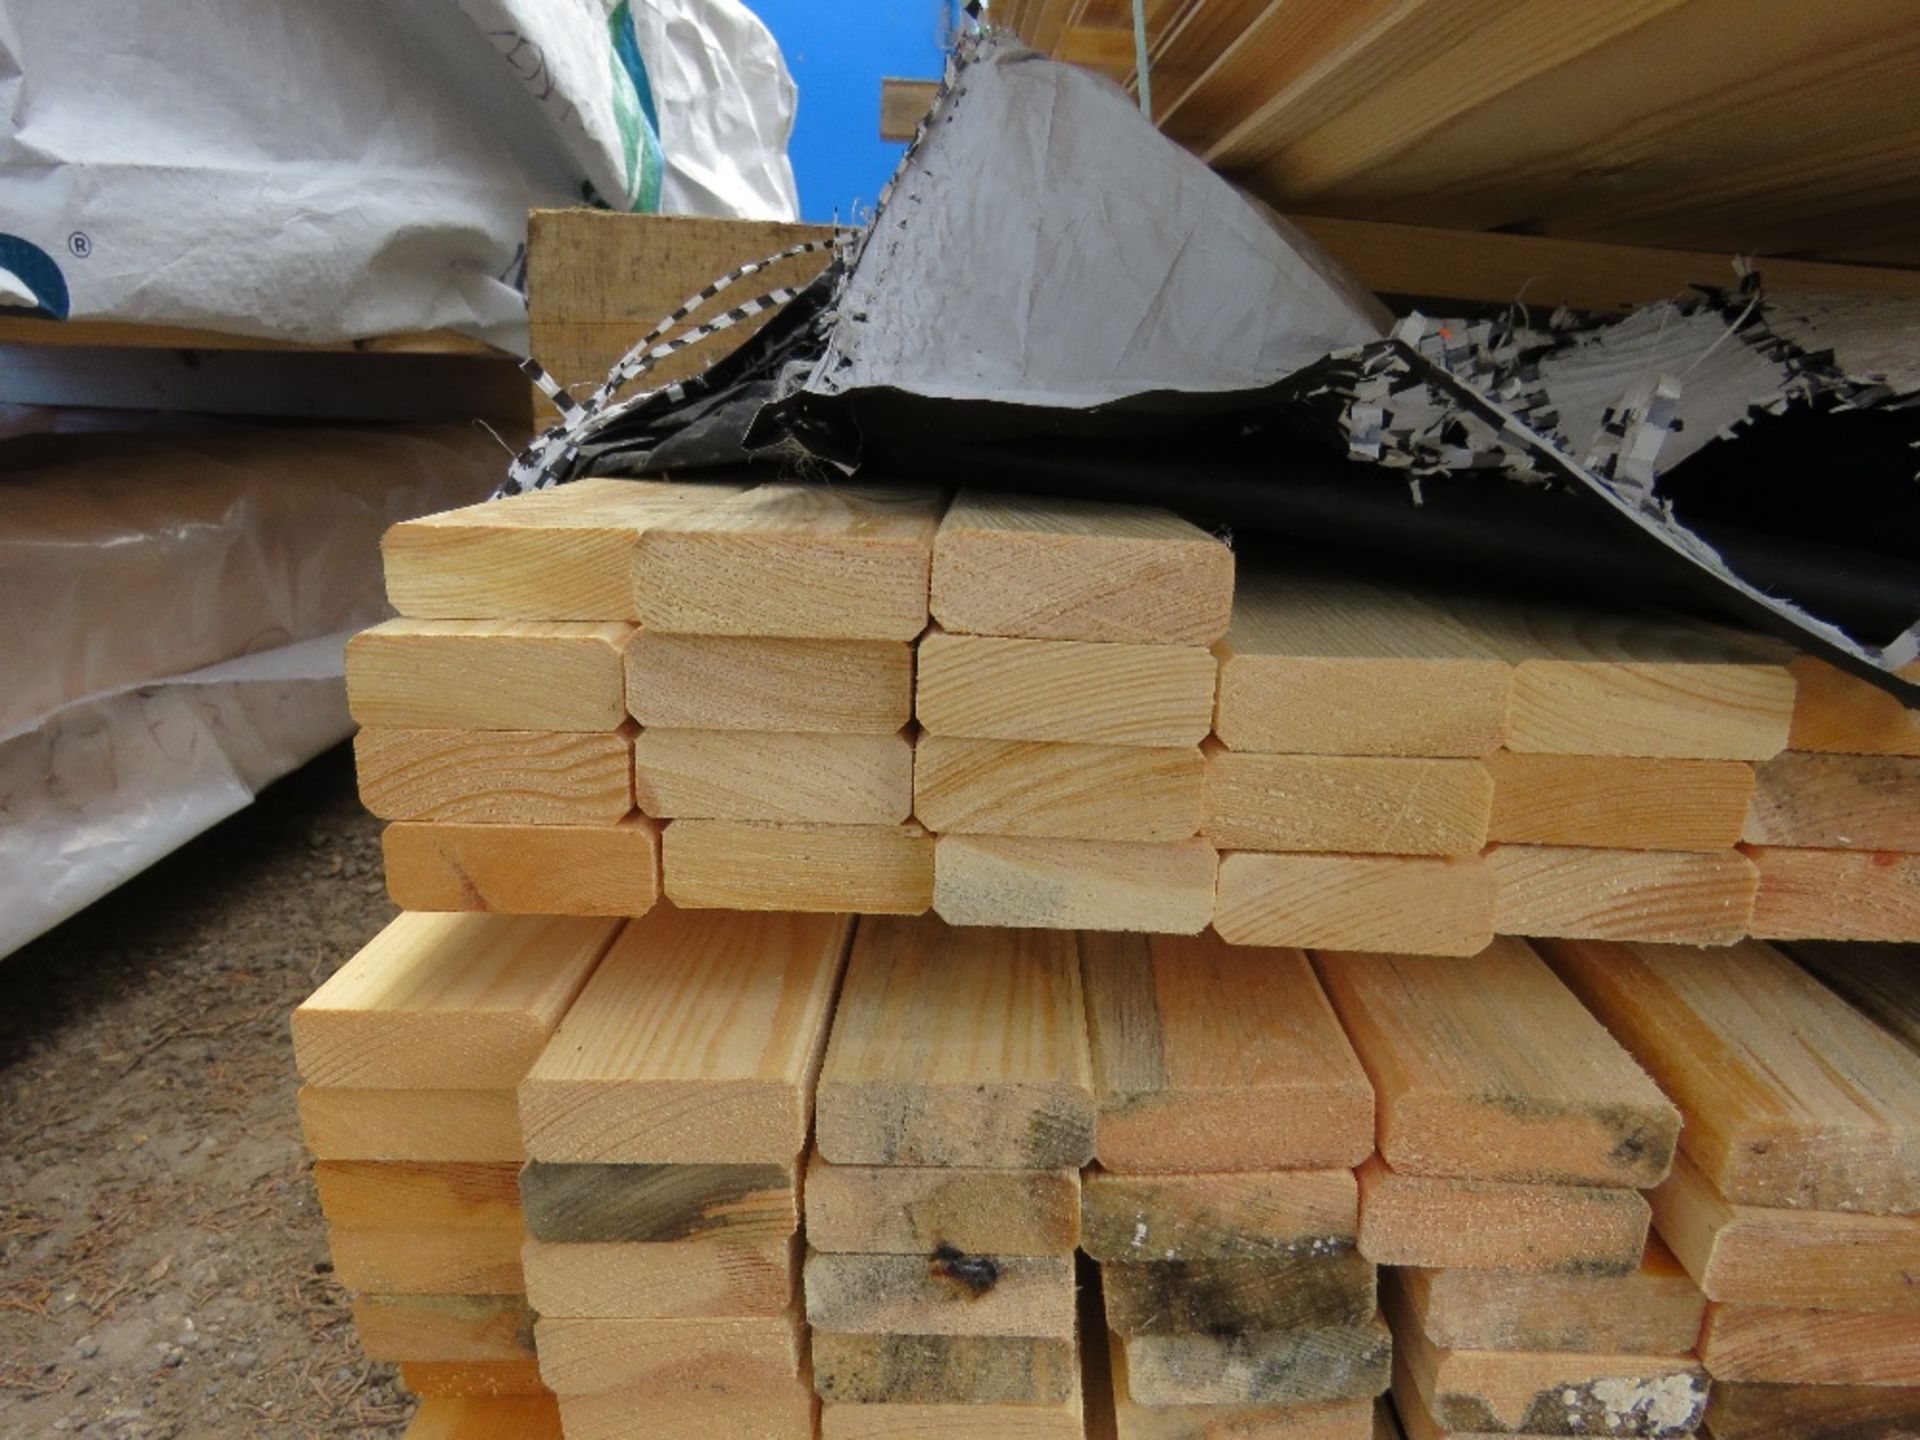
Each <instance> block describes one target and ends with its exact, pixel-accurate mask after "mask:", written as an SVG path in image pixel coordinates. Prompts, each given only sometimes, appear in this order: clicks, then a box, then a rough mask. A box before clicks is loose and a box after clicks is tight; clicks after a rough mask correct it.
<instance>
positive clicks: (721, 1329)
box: [534, 1314, 806, 1401]
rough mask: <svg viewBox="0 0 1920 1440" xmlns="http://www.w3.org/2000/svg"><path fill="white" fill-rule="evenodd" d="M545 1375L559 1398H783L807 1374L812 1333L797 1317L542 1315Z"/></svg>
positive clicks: (538, 1332) (537, 1330)
mask: <svg viewBox="0 0 1920 1440" xmlns="http://www.w3.org/2000/svg"><path fill="white" fill-rule="evenodd" d="M534 1337H535V1339H536V1341H537V1342H538V1352H539V1356H540V1378H541V1379H543V1380H545V1381H546V1382H547V1385H548V1387H549V1388H550V1389H552V1390H553V1392H554V1393H555V1394H557V1395H601V1394H605V1393H607V1392H608V1391H614V1390H618V1391H622V1392H624V1393H625V1394H627V1395H628V1396H630V1397H633V1398H636V1399H645V1400H649V1401H651V1400H652V1399H653V1398H655V1397H661V1398H666V1397H677V1398H683V1399H684V1398H691V1397H694V1396H702V1397H708V1398H713V1399H719V1398H722V1397H725V1398H732V1397H735V1396H738V1397H741V1398H743V1399H744V1398H748V1397H753V1396H762V1395H770V1394H771V1395H778V1394H780V1393H781V1392H782V1391H783V1390H784V1389H785V1388H786V1387H787V1386H788V1385H790V1384H791V1383H792V1382H793V1380H794V1378H795V1377H796V1376H797V1375H799V1374H800V1371H801V1365H802V1362H803V1356H804V1354H805V1349H806V1347H805V1337H804V1334H803V1333H802V1330H801V1327H800V1324H799V1320H798V1317H797V1316H795V1315H791V1314H789V1315H780V1316H773V1317H766V1316H736V1317H731V1318H722V1319H681V1320H627V1319H605V1318H598V1317H592V1318H586V1319H580V1318H573V1317H558V1316H544V1315H543V1316H542V1317H540V1320H539V1321H538V1323H537V1324H536V1325H535V1327H534Z"/></svg>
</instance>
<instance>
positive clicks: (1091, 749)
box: [913, 735, 1204, 841]
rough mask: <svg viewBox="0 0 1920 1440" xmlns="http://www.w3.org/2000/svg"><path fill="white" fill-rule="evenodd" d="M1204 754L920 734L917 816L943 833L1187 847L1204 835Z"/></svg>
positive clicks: (915, 779)
mask: <svg viewBox="0 0 1920 1440" xmlns="http://www.w3.org/2000/svg"><path fill="white" fill-rule="evenodd" d="M1203 773H1204V762H1203V761H1202V758H1201V754H1200V751H1199V750H1197V749H1195V748H1194V747H1192V746H1187V747H1185V748H1180V749H1176V748H1172V747H1158V746H1153V747H1150V746H1144V745H1057V744H1049V743H1046V742H1043V741H1032V740H969V739H966V738H963V737H961V736H956V735H922V736H921V737H920V739H919V741H918V742H917V743H916V744H915V746H914V753H913V808H914V815H915V817H916V818H918V819H919V821H920V823H921V824H923V825H925V826H926V827H927V828H928V829H929V830H933V831H936V832H938V833H940V834H979V835H1040V836H1052V837H1055V838H1058V839H1063V840H1146V841H1153V840H1181V839H1185V838H1186V837H1188V836H1190V835H1196V834H1198V833H1199V831H1200V821H1201V798H1202V797H1201V792H1202V785H1203Z"/></svg>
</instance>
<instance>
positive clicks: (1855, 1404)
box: [1707, 1383, 1920, 1440]
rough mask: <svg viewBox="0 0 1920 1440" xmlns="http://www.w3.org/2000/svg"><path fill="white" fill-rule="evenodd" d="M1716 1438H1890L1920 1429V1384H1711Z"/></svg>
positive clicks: (1709, 1414) (1711, 1427) (1711, 1428)
mask: <svg viewBox="0 0 1920 1440" xmlns="http://www.w3.org/2000/svg"><path fill="white" fill-rule="evenodd" d="M1707 1424H1708V1433H1709V1434H1711V1435H1712V1436H1713V1437H1714V1440H1887V1437H1889V1436H1898V1435H1902V1434H1908V1435H1911V1434H1914V1433H1916V1432H1920V1386H1914V1385H1902V1386H1892V1385H1746V1384H1738V1383H1736V1384H1727V1385H1715V1386H1714V1387H1713V1400H1712V1402H1711V1403H1710V1404H1709V1405H1708V1406H1707Z"/></svg>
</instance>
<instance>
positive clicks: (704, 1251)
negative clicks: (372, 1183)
mask: <svg viewBox="0 0 1920 1440" xmlns="http://www.w3.org/2000/svg"><path fill="white" fill-rule="evenodd" d="M852 928H853V921H852V918H851V917H848V916H825V915H797V914H792V915H787V914H769V913H763V914H739V913H731V912H724V911H683V910H678V909H676V908H674V907H673V906H670V905H667V906H661V907H659V908H658V909H656V910H654V911H653V912H652V913H651V914H649V915H648V916H646V917H645V918H644V919H638V920H634V921H633V922H631V923H630V924H629V925H628V926H627V927H626V929H625V930H624V931H623V932H622V933H621V935H620V938H619V939H618V940H617V941H616V942H615V943H614V945H613V948H612V949H611V950H610V951H609V952H608V954H607V956H606V959H605V960H604V962H603V963H602V964H601V966H600V968H599V969H598V971H596V972H595V974H594V977H593V979H592V980H591V981H589V982H588V984H587V986H586V988H585V989H584V990H583V991H582V992H581V994H580V996H579V998H578V1000H576V1001H575V1002H574V1005H573V1008H572V1009H571V1010H569V1011H568V1012H567V1015H566V1018H565V1019H564V1020H563V1021H562V1022H561V1024H560V1027H559V1029H558V1031H557V1032H556V1033H555V1034H554V1036H553V1039H552V1041H551V1043H550V1044H549V1045H548V1046H547V1048H546V1050H545V1052H544V1053H543V1054H542V1055H541V1056H540V1058H539V1060H538V1061H537V1062H536V1063H535V1064H534V1065H533V1067H532V1069H531V1071H530V1072H529V1073H528V1074H527V1077H526V1079H525V1080H524V1081H523V1082H522V1083H521V1085H520V1089H519V1113H520V1120H521V1125H522V1128H523V1130H524V1132H525V1135H526V1149H527V1161H528V1163H527V1166H526V1169H525V1170H524V1171H523V1172H522V1174H521V1177H520V1188H521V1196H522V1201H523V1204H524V1207H525V1212H526V1225H527V1231H528V1235H529V1238H528V1240H527V1244H526V1249H525V1252H524V1259H525V1271H526V1282H527V1297H528V1300H529V1302H530V1304H531V1306H532V1308H533V1310H534V1312H535V1314H536V1315H537V1317H538V1319H537V1323H536V1325H535V1330H534V1338H535V1345H536V1349H537V1352H538V1356H539V1363H540V1373H541V1377H542V1379H543V1380H544V1381H545V1382H546V1384H547V1385H548V1387H549V1388H551V1389H552V1390H553V1391H554V1393H555V1394H557V1395H558V1396H559V1407H560V1418H561V1423H562V1426H563V1428H564V1431H565V1435H566V1440H649V1437H653V1436H658V1435H698V1436H702V1437H708V1440H765V1437H781V1436H796V1437H804V1436H809V1435H812V1434H813V1433H814V1400H813V1393H812V1386H811V1384H810V1382H809V1377H808V1372H807V1364H806V1355H807V1341H806V1327H805V1324H804V1322H803V1321H802V1319H801V1316H800V1312H799V1303H798V1288H799V1287H798V1280H799V1258H800V1257H799V1246H800V1193H801V1191H800V1186H801V1180H802V1175H803V1173H804V1166H805V1149H806V1144H807V1135H808V1130H809V1126H810V1123H811V1116H812V1104H813V1085H814V1080H815V1078H816V1076H817V1074H818V1071H819V1066H820V1057H821V1052H822V1050H823V1049H824V1047H825V1044H826V1036H827V1025H828V1022H829V1018H830V1016H831V1013H832V1007H833V996H834V991H835V987H836V986H837V984H838V981H839V977H840V971H841V967H842V964H843V962H844V960H845V957H846V950H847V945H848V940H849V937H850V935H851V933H852Z"/></svg>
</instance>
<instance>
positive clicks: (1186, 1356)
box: [1123, 1316, 1393, 1405]
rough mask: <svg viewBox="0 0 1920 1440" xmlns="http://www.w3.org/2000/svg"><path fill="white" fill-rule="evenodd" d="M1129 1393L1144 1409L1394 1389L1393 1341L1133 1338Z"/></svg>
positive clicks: (1375, 1336)
mask: <svg viewBox="0 0 1920 1440" xmlns="http://www.w3.org/2000/svg"><path fill="white" fill-rule="evenodd" d="M1123 1345H1124V1348H1125V1351H1126V1368H1127V1392H1128V1394H1130V1395H1131V1396H1132V1397H1133V1399H1134V1400H1135V1401H1136V1402H1138V1403H1139V1404H1142V1405H1313V1404H1321V1403H1324V1402H1327V1401H1331V1400H1358V1399H1362V1398H1364V1397H1367V1396H1372V1395H1378V1394H1379V1393H1380V1392H1381V1391H1382V1390H1384V1389H1386V1388H1387V1381H1388V1373H1389V1367H1390V1365H1391V1362H1392V1353H1393V1341H1392V1337H1391V1336H1390V1335H1389V1334H1388V1333H1387V1327H1386V1324H1385V1322H1384V1321H1382V1320H1381V1319H1379V1317H1377V1316H1375V1317H1372V1318H1370V1319H1368V1320H1367V1321H1365V1322H1363V1323H1361V1324H1357V1325H1319V1326H1309V1327H1307V1328H1305V1329H1299V1330H1268V1331H1253V1332H1249V1333H1247V1334H1240V1335H1222V1336H1215V1335H1129V1336H1125V1337H1123Z"/></svg>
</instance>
